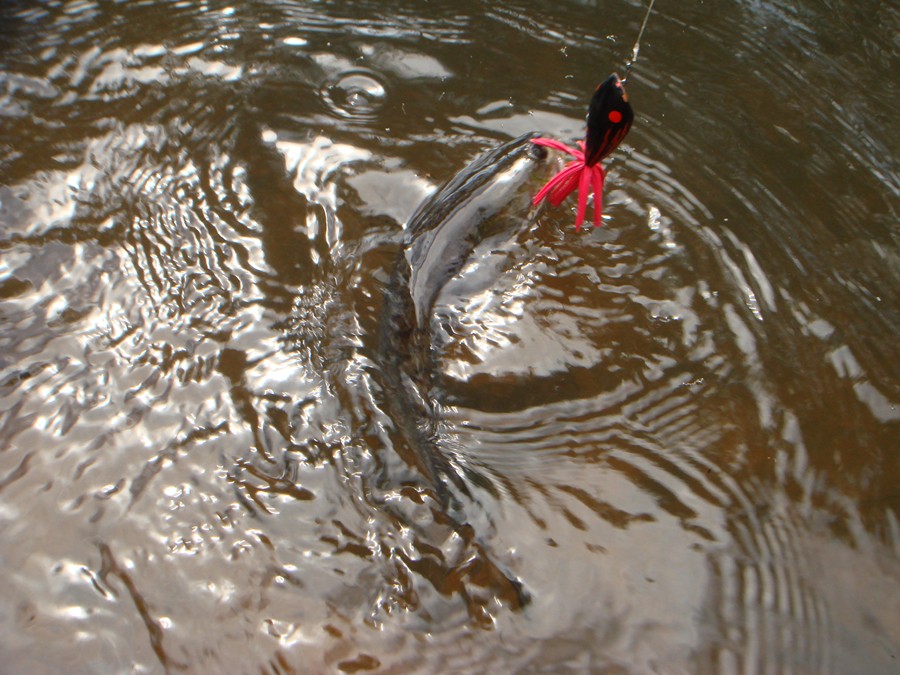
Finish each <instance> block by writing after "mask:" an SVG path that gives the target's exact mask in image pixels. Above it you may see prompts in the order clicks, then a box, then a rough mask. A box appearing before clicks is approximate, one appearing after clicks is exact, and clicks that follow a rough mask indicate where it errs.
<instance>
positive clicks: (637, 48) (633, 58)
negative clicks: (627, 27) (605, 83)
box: [622, 0, 656, 84]
mask: <svg viewBox="0 0 900 675" xmlns="http://www.w3.org/2000/svg"><path fill="white" fill-rule="evenodd" d="M654 2H656V0H650V5H649V6H648V7H647V13H646V14H644V23H642V24H641V29H640V30H639V31H638V35H637V39H636V40H635V41H634V47H632V48H631V59H629V61H628V63H626V64H625V76H624V77H623V78H622V84H625V82H626V81H627V80H628V73H630V72H631V67H632V66H633V65H634V62H635V61H637V57H638V52H639V51H641V37H643V35H644V29H645V28H646V27H647V21H649V20H650V12H652V11H653V3H654Z"/></svg>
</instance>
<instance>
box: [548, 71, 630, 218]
mask: <svg viewBox="0 0 900 675" xmlns="http://www.w3.org/2000/svg"><path fill="white" fill-rule="evenodd" d="M632 121H634V111H633V110H632V109H631V104H630V103H629V102H628V94H627V93H626V91H625V86H624V83H623V81H622V80H620V79H619V76H618V75H616V74H615V73H613V74H612V75H610V76H609V77H608V78H607V79H606V81H605V82H603V83H602V84H601V85H600V86H598V87H597V89H596V91H594V95H593V96H592V97H591V104H590V107H589V108H588V115H587V134H586V135H585V139H584V140H583V141H578V147H579V148H580V150H576V149H575V148H572V147H570V146H568V145H566V144H565V143H560V142H559V141H556V140H553V139H552V138H535V139H533V140H532V141H531V142H532V143H534V144H535V145H543V146H545V147H548V148H553V149H554V150H560V151H562V152H565V153H568V154H570V155H572V156H573V157H574V158H575V159H574V160H572V161H571V162H569V163H568V164H566V166H565V167H563V169H562V170H561V171H560V172H559V173H558V174H556V175H555V176H554V177H553V178H551V179H550V180H549V181H547V184H546V185H544V187H542V188H541V189H540V191H539V192H538V193H537V194H536V195H535V196H534V200H533V204H534V205H535V206H537V205H538V204H539V203H540V202H541V201H542V200H544V199H546V200H547V201H549V202H550V203H551V204H552V205H553V206H559V205H560V204H562V203H563V200H565V198H566V197H568V196H569V195H570V194H572V193H573V192H574V191H575V190H576V189H577V190H578V215H577V216H576V218H575V229H576V231H577V230H581V224H582V223H583V222H584V214H585V211H586V210H587V199H588V195H589V194H590V193H591V190H593V192H594V227H599V226H600V225H602V224H603V221H602V217H603V182H604V181H605V180H606V172H605V171H604V170H603V167H602V166H601V165H600V160H601V159H603V158H604V157H606V156H607V155H609V154H610V153H611V152H612V151H613V150H615V149H616V147H617V146H618V145H619V143H621V142H622V139H623V138H625V135H626V134H627V133H628V130H629V129H630V128H631V123H632Z"/></svg>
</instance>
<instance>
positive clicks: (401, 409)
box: [377, 134, 547, 506]
mask: <svg viewBox="0 0 900 675" xmlns="http://www.w3.org/2000/svg"><path fill="white" fill-rule="evenodd" d="M536 136H537V134H526V135H524V136H521V137H519V138H517V139H515V140H513V141H510V142H508V143H505V144H504V145H502V146H500V147H498V148H496V149H494V150H491V151H489V152H486V153H485V154H483V155H481V156H480V157H479V158H477V159H476V160H474V161H473V162H472V163H471V164H470V165H469V166H467V167H466V168H465V169H463V170H462V171H461V172H460V173H459V174H457V175H456V176H455V177H454V178H453V179H452V180H450V181H449V182H448V183H447V184H446V185H444V186H443V187H442V188H441V189H440V190H438V191H437V192H435V193H434V194H433V195H431V196H430V197H429V198H428V199H426V200H425V201H424V202H423V203H422V204H421V205H420V206H419V208H418V209H417V210H416V212H415V213H414V214H413V215H412V217H411V218H410V221H409V224H408V225H407V228H406V238H405V246H404V250H403V254H402V255H400V256H399V257H398V261H397V264H396V267H395V268H394V273H393V276H392V278H391V282H390V284H389V286H388V289H387V291H386V293H385V301H384V307H383V310H382V315H381V321H380V326H379V345H378V348H377V352H378V356H377V360H378V363H379V368H380V371H381V376H382V381H383V386H384V390H385V403H386V404H387V408H388V413H389V415H390V416H391V418H392V419H393V421H394V423H395V424H396V425H397V427H398V428H399V430H400V431H401V432H402V434H403V436H404V437H405V440H406V447H398V448H397V450H398V452H400V454H401V456H402V457H403V459H404V460H405V461H406V462H407V463H408V464H410V465H412V466H415V467H417V468H418V469H419V471H420V472H421V473H422V474H423V475H424V476H425V477H426V478H427V480H428V482H429V483H430V484H431V486H432V487H433V488H434V490H435V492H436V496H437V497H438V499H439V501H440V502H441V503H443V504H444V505H445V506H446V504H447V501H448V493H447V486H446V484H445V482H444V481H445V480H446V479H448V478H449V479H451V480H453V481H454V483H455V484H456V485H457V486H458V487H459V488H460V489H462V490H463V491H466V488H465V485H464V484H463V483H462V480H461V478H460V477H459V475H458V474H457V473H455V472H454V471H453V470H452V467H451V466H450V464H449V462H448V460H447V458H446V457H444V456H443V455H442V454H441V453H440V451H439V449H438V447H437V445H436V443H435V421H436V420H435V418H434V412H433V411H434V406H433V404H432V400H431V395H432V393H431V390H432V381H433V376H432V373H433V371H434V366H435V363H434V354H433V350H432V339H431V318H432V312H433V310H434V304H435V301H436V299H437V297H438V295H439V294H440V292H441V289H442V288H443V287H444V286H445V285H446V284H447V282H448V281H450V280H451V279H452V278H453V277H454V276H455V275H456V274H458V273H459V271H460V270H461V269H462V268H463V267H464V266H465V265H466V263H467V262H468V261H469V259H470V257H471V255H472V252H473V251H474V249H475V247H476V246H477V245H478V243H479V242H480V241H481V240H482V239H483V238H484V237H485V236H486V235H487V234H498V233H500V232H507V231H508V232H509V233H510V235H512V234H513V233H514V232H516V231H518V230H519V229H521V228H523V227H527V226H529V225H530V224H531V222H532V220H533V217H534V213H533V211H532V210H531V209H530V194H528V192H527V191H526V190H525V189H524V188H525V187H526V186H527V184H528V183H529V179H530V178H531V177H532V175H533V174H534V173H535V171H536V170H537V169H538V168H539V167H541V166H542V165H544V164H546V161H545V160H546V157H547V153H546V150H544V149H543V148H541V147H539V146H536V145H534V144H532V143H531V139H532V138H535V137H536Z"/></svg>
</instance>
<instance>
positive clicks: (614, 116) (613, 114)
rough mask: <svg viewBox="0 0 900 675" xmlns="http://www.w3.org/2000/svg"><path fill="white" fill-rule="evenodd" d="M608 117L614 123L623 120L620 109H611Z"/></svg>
mask: <svg viewBox="0 0 900 675" xmlns="http://www.w3.org/2000/svg"><path fill="white" fill-rule="evenodd" d="M607 117H608V118H609V121H610V122H612V123H613V124H618V123H619V122H621V121H622V113H620V112H619V111H618V110H610V111H609V115H607Z"/></svg>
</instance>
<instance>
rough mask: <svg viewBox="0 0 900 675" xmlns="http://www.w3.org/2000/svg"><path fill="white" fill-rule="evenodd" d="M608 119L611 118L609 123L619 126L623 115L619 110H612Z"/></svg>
mask: <svg viewBox="0 0 900 675" xmlns="http://www.w3.org/2000/svg"><path fill="white" fill-rule="evenodd" d="M617 84H618V83H617ZM607 117H608V118H609V121H610V122H612V123H613V124H618V123H619V122H621V121H622V113H620V112H619V111H618V110H610V111H609V115H607Z"/></svg>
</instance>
